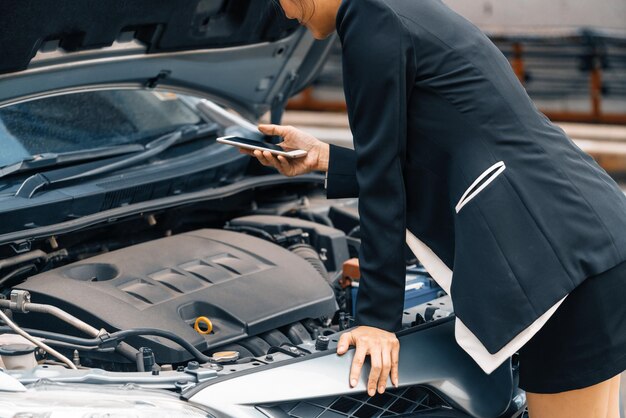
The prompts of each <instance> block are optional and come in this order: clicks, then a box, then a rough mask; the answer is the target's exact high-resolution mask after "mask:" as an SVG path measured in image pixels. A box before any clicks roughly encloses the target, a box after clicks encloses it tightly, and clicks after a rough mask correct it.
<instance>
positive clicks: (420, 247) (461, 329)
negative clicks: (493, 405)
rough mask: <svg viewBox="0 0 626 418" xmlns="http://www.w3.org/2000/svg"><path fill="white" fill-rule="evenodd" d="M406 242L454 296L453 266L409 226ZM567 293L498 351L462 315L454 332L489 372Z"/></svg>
mask: <svg viewBox="0 0 626 418" xmlns="http://www.w3.org/2000/svg"><path fill="white" fill-rule="evenodd" d="M502 166H503V167H504V164H502ZM503 169H504V168H502V170H503ZM487 171H489V170H487ZM500 172H501V171H500ZM494 178H495V176H494ZM490 180H491V179H490ZM470 189H471V187H470ZM406 243H407V245H408V246H409V248H410V249H411V251H412V252H413V254H414V255H415V256H416V257H417V259H418V260H419V261H420V262H421V263H422V265H423V266H424V268H425V269H426V271H428V273H430V275H431V276H432V277H433V279H434V280H435V281H436V282H437V284H438V285H439V286H441V287H442V289H443V290H445V291H446V293H448V294H449V295H450V296H452V295H451V293H450V286H451V285H452V270H450V268H448V266H447V265H446V264H445V263H444V262H443V261H441V259H440V258H439V257H438V256H437V254H435V253H434V252H433V250H431V249H430V248H429V247H428V246H427V245H426V244H424V243H423V242H422V241H420V240H419V238H417V237H416V236H415V235H413V234H412V233H411V231H409V230H408V229H407V230H406ZM566 297H567V296H565V297H564V298H563V299H561V300H560V301H558V302H557V303H555V304H554V305H553V306H552V307H551V308H550V309H548V310H547V311H546V312H545V313H544V314H543V315H541V316H540V317H539V318H537V319H536V320H535V322H533V323H532V324H531V325H530V326H528V327H527V328H526V329H524V330H523V331H522V332H520V333H519V334H518V335H517V336H516V337H515V338H513V339H512V340H511V341H509V343H508V344H506V345H505V346H504V347H502V349H500V351H498V352H497V353H495V354H491V353H489V351H487V349H486V348H485V346H484V345H483V344H482V343H481V342H480V340H478V338H477V337H476V336H475V335H474V334H473V333H472V331H470V330H469V328H467V326H465V324H463V322H462V321H461V320H459V318H456V319H455V326H454V336H455V338H456V341H457V343H458V344H459V345H460V346H461V348H463V350H465V352H467V354H469V355H470V357H472V358H473V359H474V361H475V362H476V363H477V364H478V365H479V366H480V368H481V369H483V371H484V372H485V373H487V374H490V373H491V372H493V371H494V370H495V369H497V368H498V366H500V365H501V364H502V363H503V362H504V361H506V360H507V359H508V358H509V357H511V356H512V355H513V354H514V353H515V352H517V351H518V350H519V349H520V348H521V347H522V346H523V345H524V344H526V343H527V342H528V341H529V340H530V339H531V338H532V337H533V336H534V335H535V334H536V333H537V331H539V330H540V329H541V327H543V325H544V324H545V323H546V322H547V321H548V319H550V317H551V316H552V315H553V314H554V312H555V311H556V310H557V308H558V307H559V306H560V305H561V303H563V301H564V300H565V298H566ZM453 306H454V299H453Z"/></svg>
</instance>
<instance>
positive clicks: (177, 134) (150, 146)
mask: <svg viewBox="0 0 626 418" xmlns="http://www.w3.org/2000/svg"><path fill="white" fill-rule="evenodd" d="M218 131H219V126H218V125H217V124H215V123H206V124H201V125H186V126H183V127H181V128H179V129H176V130H175V131H172V132H169V133H167V134H165V135H162V136H160V137H158V138H156V139H154V140H152V141H150V142H149V143H147V144H146V145H144V146H141V145H140V148H139V152H135V153H134V154H133V155H130V156H122V157H118V158H114V159H112V160H113V161H111V159H109V160H108V161H105V162H104V164H102V161H98V162H97V163H96V164H94V163H89V164H85V165H79V166H72V167H67V168H61V169H59V170H53V171H50V172H46V173H37V174H34V175H32V176H30V177H29V178H27V179H26V180H24V182H23V183H22V185H21V186H20V187H19V189H18V190H17V192H16V193H15V196H16V197H27V198H31V197H33V196H34V194H35V193H36V192H37V191H38V190H40V189H41V188H42V187H44V186H48V185H50V184H57V183H62V182H67V181H73V180H78V179H83V178H87V177H92V176H97V175H100V174H104V173H108V172H112V171H116V170H119V169H121V168H125V167H129V166H132V165H134V164H137V163H138V162H141V161H144V160H147V159H149V158H152V157H154V156H155V155H157V154H160V153H162V152H164V151H166V150H167V149H169V148H171V147H172V146H174V145H177V144H181V143H183V142H187V141H191V140H194V139H198V138H203V137H205V136H207V135H214V134H217V133H218Z"/></svg>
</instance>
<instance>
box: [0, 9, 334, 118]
mask: <svg viewBox="0 0 626 418" xmlns="http://www.w3.org/2000/svg"><path fill="white" fill-rule="evenodd" d="M331 41H332V39H327V40H325V41H316V40H314V39H313V38H312V37H311V35H310V34H309V33H308V32H307V31H306V30H305V29H304V28H302V27H300V26H299V25H297V23H295V22H293V21H289V20H287V19H286V18H285V17H284V15H283V13H282V11H281V10H280V7H279V6H278V5H277V4H276V3H275V2H274V1H273V0H252V1H251V0H187V1H162V0H133V1H127V0H107V1H101V0H61V1H54V2H47V1H40V0H7V1H2V2H0V57H1V59H0V107H2V106H6V105H9V104H12V103H16V102H20V101H23V100H29V99H33V98H37V97H41V96H45V95H50V94H60V93H64V92H69V91H86V90H94V89H103V88H146V87H147V88H162V89H168V90H171V91H178V92H181V93H193V94H196V95H197V94H202V95H204V96H206V97H209V98H211V99H213V100H215V101H218V102H221V103H223V104H226V105H229V106H232V107H233V108H235V109H237V110H238V111H240V112H242V113H244V114H245V115H247V116H249V117H258V116H260V115H261V114H263V113H265V112H266V111H268V110H270V109H273V110H274V114H275V115H279V114H280V112H281V109H282V108H283V106H284V104H285V102H286V100H287V99H288V97H289V96H290V95H293V94H295V93H297V92H298V91H299V90H302V89H303V88H304V87H305V86H306V85H307V84H308V83H310V82H311V81H312V79H313V78H314V77H315V75H316V74H317V72H318V71H319V69H320V68H321V65H322V64H323V61H324V58H325V56H326V54H327V53H328V50H329V48H330V43H331Z"/></svg>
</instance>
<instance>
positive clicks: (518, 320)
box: [242, 0, 626, 418]
mask: <svg viewBox="0 0 626 418" xmlns="http://www.w3.org/2000/svg"><path fill="white" fill-rule="evenodd" d="M280 4H281V6H282V8H283V10H284V12H285V14H286V16H287V17H289V18H293V19H298V20H299V21H300V23H301V24H303V25H305V26H306V27H307V28H308V29H309V30H310V31H311V32H312V33H313V35H314V36H315V37H316V38H318V39H322V38H324V37H326V36H328V35H330V34H331V33H332V32H333V31H335V30H336V31H337V32H338V34H339V37H340V39H341V43H342V58H343V74H344V90H345V95H346V102H347V106H348V116H349V120H350V127H351V130H352V133H353V136H354V146H355V152H353V151H351V150H347V149H343V148H340V147H333V146H331V147H329V146H327V145H325V144H323V143H321V142H320V141H318V140H317V139H315V138H313V137H311V136H310V135H307V134H305V133H304V132H301V131H298V130H296V129H294V128H292V127H286V126H275V125H262V126H260V127H259V129H260V130H261V132H263V133H265V134H268V135H279V136H282V137H283V138H284V142H283V143H282V145H283V146H284V147H286V148H300V149H305V150H307V151H308V155H307V157H306V158H304V159H301V160H287V159H285V158H282V157H278V158H274V157H273V156H272V155H271V154H270V153H268V152H265V153H261V152H260V151H254V153H252V154H253V155H254V156H255V157H257V158H258V159H259V161H260V162H261V163H262V164H264V165H267V166H273V167H275V168H277V169H278V170H279V171H280V172H281V173H283V174H285V175H288V176H293V175H298V174H302V173H306V172H309V171H312V170H321V171H327V173H328V178H327V180H328V183H327V193H328V197H345V196H357V195H358V196H359V198H360V199H359V213H360V217H361V238H362V244H361V250H360V255H359V258H360V267H361V282H360V287H359V295H358V302H357V307H356V309H357V315H356V320H357V324H358V327H356V328H355V329H353V330H352V331H351V332H348V333H345V334H343V335H342V337H341V339H340V341H339V345H338V348H337V353H338V354H343V353H345V352H346V351H347V350H348V347H349V346H350V345H355V346H356V352H355V357H354V360H353V364H352V369H351V371H350V384H351V385H352V386H354V385H355V384H356V382H357V379H358V377H359V374H360V371H361V366H362V364H363V362H364V359H365V358H366V356H369V357H370V361H371V365H372V368H371V372H370V375H369V379H368V384H367V386H368V393H369V394H370V395H373V394H374V393H375V391H376V390H378V392H380V393H382V392H383V391H384V390H385V387H386V386H387V379H388V377H389V376H390V377H391V382H392V383H393V384H394V385H397V384H398V368H397V364H398V356H399V343H398V340H397V338H396V337H395V335H394V334H393V332H394V331H397V330H398V329H399V328H400V325H401V322H400V321H401V315H402V302H403V295H404V280H405V264H404V252H403V245H404V242H405V238H406V240H407V243H409V245H410V247H411V249H413V250H414V252H416V255H417V256H418V258H419V259H420V261H422V263H423V264H424V265H425V267H426V268H427V269H428V271H429V272H430V273H431V274H432V275H433V277H434V278H435V279H436V280H437V281H438V282H439V283H440V284H441V285H442V287H444V289H446V290H447V291H448V293H450V294H451V296H452V300H453V303H454V307H455V313H456V322H455V324H456V325H455V336H456V339H457V342H458V343H459V344H460V345H461V347H463V349H464V350H465V351H466V352H468V354H469V355H470V356H472V358H473V359H474V360H475V361H476V362H477V363H478V364H479V365H480V366H481V367H482V368H483V370H484V371H485V372H487V373H490V372H491V371H493V370H494V369H495V368H496V367H497V366H498V365H499V364H501V363H502V362H503V361H504V360H506V359H507V358H508V357H510V356H511V355H512V354H513V353H514V352H516V351H518V350H519V352H520V386H521V387H522V388H523V389H525V390H526V391H527V393H528V404H529V409H530V413H531V417H532V418H559V417H568V418H572V417H602V418H604V417H610V418H617V417H618V414H619V413H618V392H619V376H618V375H619V373H620V372H621V371H623V370H624V369H625V368H626V355H625V354H626V307H625V306H626V304H624V303H623V302H622V300H623V295H624V294H625V291H626V262H625V261H626V198H625V197H624V194H623V193H622V191H621V190H620V189H619V187H618V186H617V185H616V184H615V182H614V181H613V180H612V179H611V178H610V177H609V176H608V175H607V174H606V172H604V170H602V169H601V168H600V167H599V166H598V165H597V164H596V163H595V162H594V161H593V159H591V158H590V157H589V156H588V155H586V154H585V153H583V152H582V151H581V150H580V149H578V148H577V147H576V146H575V145H574V144H573V143H572V142H571V141H570V140H569V139H568V138H567V136H566V135H565V134H564V132H563V131H562V130H560V129H559V128H557V127H556V126H554V125H553V124H552V123H550V121H549V120H548V119H547V118H545V116H543V115H542V114H541V113H540V112H539V111H538V110H537V109H536V108H535V107H534V105H533V104H532V102H531V100H530V99H529V97H528V96H527V94H526V92H525V91H524V89H523V87H522V86H521V84H520V83H519V82H518V80H517V78H516V77H515V75H514V74H513V72H512V70H511V67H510V65H509V63H508V61H507V60H506V58H505V57H504V56H503V55H502V54H501V53H500V51H499V50H498V49H497V48H496V47H495V46H494V45H493V44H492V43H491V42H490V41H489V40H488V38H486V37H485V36H484V35H483V34H482V33H481V31H480V30H478V29H477V28H476V27H474V26H473V25H472V24H471V23H469V22H468V21H467V20H465V19H463V18H462V17H460V16H459V15H457V14H455V13H454V12H452V11H451V10H450V9H448V8H447V7H446V6H444V5H443V3H441V2H440V1H439V0H343V2H342V1H340V0H281V1H280ZM242 152H245V151H242ZM453 267H454V276H452V268H453ZM405 355H406V354H405Z"/></svg>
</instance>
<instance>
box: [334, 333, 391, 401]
mask: <svg viewBox="0 0 626 418" xmlns="http://www.w3.org/2000/svg"><path fill="white" fill-rule="evenodd" d="M351 345H354V346H356V352H355V353H354V358H353V359H352V368H351V369H350V387H354V386H356V384H357V382H358V379H359V375H360V374H361V368H362V367H363V363H364V362H365V356H367V355H369V356H370V362H371V366H372V367H371V369H370V375H369V379H368V381H367V394H368V395H369V396H374V395H375V394H376V390H377V389H378V393H383V392H384V391H385V387H387V378H388V377H389V373H390V372H391V383H393V385H394V386H395V387H398V358H399V356H400V341H398V338H396V335H395V334H394V333H392V332H388V331H385V330H382V329H380V328H374V327H367V326H360V327H356V328H355V329H353V330H352V331H348V332H345V333H343V334H342V335H341V338H339V343H338V344H337V354H339V355H342V354H345V353H346V352H347V351H348V348H349V347H350V346H351Z"/></svg>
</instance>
